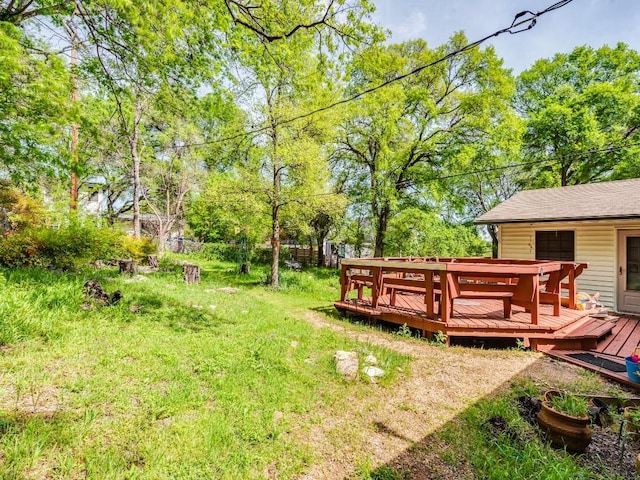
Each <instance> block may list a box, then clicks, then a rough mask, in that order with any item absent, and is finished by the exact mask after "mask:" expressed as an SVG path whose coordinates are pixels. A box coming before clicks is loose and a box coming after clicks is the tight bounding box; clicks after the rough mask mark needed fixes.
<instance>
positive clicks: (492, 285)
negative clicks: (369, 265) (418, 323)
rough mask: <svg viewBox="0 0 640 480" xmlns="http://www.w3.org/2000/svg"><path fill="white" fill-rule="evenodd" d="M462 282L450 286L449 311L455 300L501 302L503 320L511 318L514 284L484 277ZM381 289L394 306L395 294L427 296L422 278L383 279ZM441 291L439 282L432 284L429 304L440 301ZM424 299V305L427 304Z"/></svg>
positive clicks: (452, 283)
mask: <svg viewBox="0 0 640 480" xmlns="http://www.w3.org/2000/svg"><path fill="white" fill-rule="evenodd" d="M464 280H465V281H464V282H460V281H454V282H451V284H450V292H451V293H450V298H451V300H450V301H451V310H450V311H453V301H454V299H456V298H464V299H478V300H480V299H483V300H502V303H503V310H504V316H505V318H511V299H512V298H513V294H514V292H515V289H516V285H515V283H511V282H509V283H497V282H495V279H490V280H492V281H491V282H490V281H489V280H488V279H486V278H485V277H482V278H466V277H465V278H464ZM383 287H384V289H386V291H387V292H388V293H389V294H390V301H389V304H390V305H391V306H395V305H396V303H397V293H398V292H405V293H410V294H417V295H424V296H426V295H427V288H426V283H425V280H424V278H393V277H385V278H384V280H383ZM441 298H442V289H441V284H440V282H439V281H435V282H434V284H433V298H432V299H431V302H432V304H433V302H435V301H440V300H441ZM428 301H429V300H428V299H427V298H425V303H428Z"/></svg>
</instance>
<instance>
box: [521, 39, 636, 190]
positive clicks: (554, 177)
mask: <svg viewBox="0 0 640 480" xmlns="http://www.w3.org/2000/svg"><path fill="white" fill-rule="evenodd" d="M638 71H640V55H638V53H637V52H635V51H634V50H631V49H629V48H628V47H627V46H626V45H625V44H622V43H619V44H618V45H617V46H616V47H614V48H612V47H608V46H604V47H601V48H599V49H597V50H594V49H593V48H591V47H587V46H582V47H577V48H575V49H574V50H573V52H571V53H569V54H556V55H555V56H554V57H553V58H551V59H543V60H538V61H537V62H536V63H535V64H534V65H533V67H531V68H530V69H529V70H527V71H525V72H523V73H522V74H520V76H519V77H518V80H517V83H518V92H517V102H516V107H517V109H518V111H519V112H520V113H521V114H522V115H523V116H524V117H525V118H526V120H527V130H526V133H525V136H524V142H525V149H526V150H525V151H526V154H527V162H532V163H533V165H532V166H531V167H530V168H529V175H528V178H527V179H525V180H524V185H525V186H527V187H554V186H564V185H575V184H580V183H589V182H594V181H602V180H605V179H608V178H610V177H611V176H612V175H614V173H615V172H618V174H619V176H620V173H621V172H624V170H625V169H624V168H623V166H622V165H620V163H621V161H622V162H624V160H625V158H627V159H628V158H629V157H628V156H625V155H627V154H628V151H626V148H627V147H629V146H633V145H632V144H635V143H637V142H638V140H639V139H640V95H639V93H640V90H639V88H640V84H639V81H640V77H639V76H638Z"/></svg>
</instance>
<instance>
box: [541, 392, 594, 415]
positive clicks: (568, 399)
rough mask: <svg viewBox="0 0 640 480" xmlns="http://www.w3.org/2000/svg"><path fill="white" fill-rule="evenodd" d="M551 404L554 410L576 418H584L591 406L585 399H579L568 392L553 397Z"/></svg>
mask: <svg viewBox="0 0 640 480" xmlns="http://www.w3.org/2000/svg"><path fill="white" fill-rule="evenodd" d="M549 402H550V404H551V407H552V408H553V409H554V410H558V411H559V412H562V413H566V414H567V415H571V416H574V417H583V416H585V415H587V414H588V413H589V404H588V402H587V399H586V398H585V397H578V396H576V395H571V394H570V393H567V392H561V393H560V394H559V395H552V396H551V399H550V401H549Z"/></svg>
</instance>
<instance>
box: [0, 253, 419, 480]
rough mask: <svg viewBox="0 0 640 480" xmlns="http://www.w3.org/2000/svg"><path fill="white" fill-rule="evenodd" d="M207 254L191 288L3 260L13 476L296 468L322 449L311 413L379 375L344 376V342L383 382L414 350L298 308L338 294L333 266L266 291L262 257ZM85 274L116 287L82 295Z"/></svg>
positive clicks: (1, 365)
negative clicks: (218, 258) (378, 365)
mask: <svg viewBox="0 0 640 480" xmlns="http://www.w3.org/2000/svg"><path fill="white" fill-rule="evenodd" d="M203 267H204V268H203V271H202V278H203V281H202V283H201V284H198V285H191V286H187V285H185V284H184V282H183V281H182V279H181V277H180V273H179V272H178V271H174V270H171V271H168V272H159V273H154V274H150V275H147V276H146V277H145V278H146V280H144V281H143V280H141V279H140V278H139V277H133V278H128V277H120V276H118V275H117V274H116V272H115V269H112V270H100V271H93V270H86V271H80V272H77V273H74V274H64V273H56V272H52V271H48V270H11V271H9V270H5V271H2V275H0V282H1V284H0V287H1V290H2V292H3V295H2V298H1V299H0V313H1V314H2V326H1V328H0V335H1V336H0V342H2V344H3V345H5V347H6V351H5V352H4V353H2V354H0V369H1V370H2V372H3V376H2V378H1V383H0V387H2V388H0V412H2V413H1V414H0V431H1V432H2V435H1V436H0V449H1V450H2V452H3V454H4V458H3V462H2V463H0V473H1V476H2V477H3V478H24V477H27V478H28V477H32V478H34V477H35V478H43V477H47V476H51V477H56V478H73V477H77V476H86V477H88V478H101V479H102V478H229V479H231V478H234V479H235V478H264V477H274V476H275V477H278V478H295V477H296V476H297V475H299V474H300V473H301V472H302V471H304V469H305V466H306V465H309V464H310V463H312V462H313V461H314V455H315V453H314V451H313V450H312V449H311V448H310V447H309V446H308V445H307V444H306V443H305V442H304V441H301V437H300V435H299V433H298V432H299V431H300V429H302V431H304V424H305V423H308V422H313V421H315V420H314V418H315V412H316V411H318V410H321V409H326V408H328V407H329V406H332V405H339V404H340V403H341V402H348V401H349V398H350V396H351V395H366V394H367V391H369V390H370V389H371V388H372V385H371V383H370V382H368V381H365V380H364V379H363V381H356V382H355V383H349V382H346V381H345V380H344V379H343V378H341V377H340V376H338V375H337V374H336V373H335V368H334V365H333V360H332V356H333V354H334V353H335V351H336V350H338V349H343V350H344V349H353V350H356V351H358V352H360V353H361V354H362V355H364V354H365V353H367V352H372V353H374V354H375V355H376V356H377V357H378V358H379V359H380V360H381V362H382V363H383V365H384V368H385V369H386V370H387V371H388V372H389V375H388V377H387V378H386V379H384V381H383V384H384V382H386V383H387V384H389V383H391V382H393V381H394V380H393V376H394V372H396V371H397V370H398V367H400V366H401V365H403V364H404V363H406V362H407V360H408V359H407V358H406V357H404V356H402V355H399V354H396V353H394V352H392V351H389V350H385V349H383V348H381V347H377V346H374V345H367V344H362V343H359V342H356V341H355V340H351V339H349V338H346V337H344V336H342V335H339V334H336V333H333V332H331V331H329V330H326V329H320V330H319V329H316V328H313V327H312V326H310V325H309V324H308V322H306V321H304V320H303V319H302V315H303V314H304V312H305V311H308V309H309V308H316V307H318V306H323V305H324V306H326V305H327V303H328V301H330V300H334V299H335V297H336V287H337V277H336V276H335V274H333V273H329V274H323V273H319V274H318V275H317V276H316V275H314V274H313V273H308V272H304V273H300V274H294V273H290V272H286V273H284V275H283V279H284V282H283V288H282V289H281V290H279V291H272V290H270V289H268V288H265V287H264V285H263V281H262V280H263V278H264V276H263V275H264V273H265V272H264V271H261V270H260V269H259V268H255V269H254V272H253V273H252V275H251V276H248V277H247V276H238V275H236V274H235V272H234V269H233V267H232V266H231V265H229V264H218V263H208V264H204V265H203ZM322 277H324V278H322ZM90 278H97V279H98V280H99V281H101V282H102V285H103V287H104V288H105V289H106V290H107V291H109V292H111V291H113V290H116V289H120V290H121V291H122V294H123V299H122V301H121V302H120V303H119V304H117V305H114V306H110V307H97V306H91V307H89V308H88V309H85V308H87V307H86V306H85V307H83V303H84V299H83V297H82V285H83V284H84V282H85V281H86V280H88V279H90ZM228 286H232V287H235V288H238V289H239V292H238V293H235V294H229V293H224V292H221V291H218V290H217V289H218V288H220V287H228ZM329 305H330V303H329ZM376 388H379V387H376Z"/></svg>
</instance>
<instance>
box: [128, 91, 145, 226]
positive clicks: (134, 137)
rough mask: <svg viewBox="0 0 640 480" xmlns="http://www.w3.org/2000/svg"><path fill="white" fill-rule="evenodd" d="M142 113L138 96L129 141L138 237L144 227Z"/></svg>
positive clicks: (134, 211)
mask: <svg viewBox="0 0 640 480" xmlns="http://www.w3.org/2000/svg"><path fill="white" fill-rule="evenodd" d="M141 115H142V106H141V104H140V99H139V97H136V105H135V109H134V112H133V130H132V132H131V139H130V142H129V143H130V147H131V160H132V161H133V235H134V236H135V237H136V238H140V237H141V236H142V228H141V225H140V189H141V187H140V156H139V154H138V135H139V128H138V127H139V123H140V117H141Z"/></svg>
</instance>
